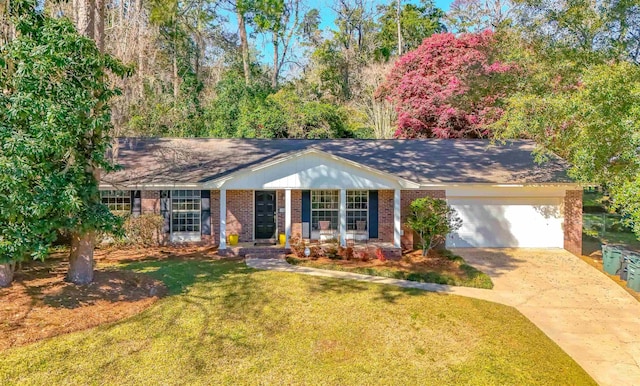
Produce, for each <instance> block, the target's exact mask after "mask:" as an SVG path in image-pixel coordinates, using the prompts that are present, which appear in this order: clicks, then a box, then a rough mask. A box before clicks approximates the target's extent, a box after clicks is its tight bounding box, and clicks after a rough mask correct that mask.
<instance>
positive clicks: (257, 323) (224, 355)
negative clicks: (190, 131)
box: [0, 260, 594, 385]
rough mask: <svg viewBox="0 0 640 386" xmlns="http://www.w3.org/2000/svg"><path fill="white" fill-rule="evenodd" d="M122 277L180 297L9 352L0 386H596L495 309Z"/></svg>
mask: <svg viewBox="0 0 640 386" xmlns="http://www.w3.org/2000/svg"><path fill="white" fill-rule="evenodd" d="M127 268H128V269H133V270H136V271H142V272H148V273H149V274H150V275H153V276H154V277H156V278H159V279H161V280H163V281H165V283H167V285H168V287H169V289H170V291H171V294H172V295H170V296H168V297H167V298H165V299H162V300H160V301H159V302H158V303H156V304H155V305H154V306H152V307H151V308H150V309H149V310H147V311H145V312H143V313H141V314H140V315H137V316H135V317H132V318H130V319H127V320H123V321H120V322H118V323H115V324H112V325H105V326H100V327H98V328H95V329H91V330H87V331H82V332H78V333H73V334H69V335H64V336H60V337H56V338H53V339H49V340H46V341H41V342H38V343H35V344H32V345H29V346H26V347H19V348H15V349H10V350H7V351H4V352H3V353H2V360H0V384H16V383H18V384H47V385H49V384H234V385H235V384H340V385H349V384H478V385H487V384H541V385H542V384H545V385H552V384H573V385H579V384H594V382H593V380H592V379H591V378H590V377H589V376H588V375H587V374H586V373H585V372H584V371H583V370H582V369H581V368H580V367H579V366H578V365H577V364H576V363H575V362H574V361H573V360H571V359H570V358H569V357H568V356H567V355H566V354H565V353H564V352H563V351H562V350H561V349H560V348H559V347H558V346H557V345H555V344H554V343H553V342H552V341H551V340H550V339H549V338H547V337H546V336H545V335H544V334H543V333H542V332H541V331H540V330H538V329H537V328H536V327H535V326H534V325H533V324H532V323H531V322H529V321H528V320H527V319H526V318H525V317H524V316H523V315H522V314H520V313H519V312H517V311H516V310H515V309H513V308H510V307H506V306H502V305H498V304H494V303H489V302H485V301H481V300H476V299H467V298H463V297H457V296H453V295H442V294H433V293H425V292H421V291H417V290H403V289H399V288H395V287H390V286H382V285H375V284H370V283H360V282H352V281H344V280H337V279H327V278H317V277H310V276H303V275H296V274H289V273H278V272H268V271H264V272H263V271H254V270H251V269H249V268H247V267H246V266H245V265H244V264H243V263H238V262H204V261H178V260H165V261H162V262H154V261H151V262H141V263H135V264H130V265H129V266H128V267H127Z"/></svg>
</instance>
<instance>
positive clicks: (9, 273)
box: [0, 263, 16, 287]
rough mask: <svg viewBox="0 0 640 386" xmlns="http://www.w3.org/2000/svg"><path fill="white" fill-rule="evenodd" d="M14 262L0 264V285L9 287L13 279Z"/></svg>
mask: <svg viewBox="0 0 640 386" xmlns="http://www.w3.org/2000/svg"><path fill="white" fill-rule="evenodd" d="M15 268H16V264H15V263H4V264H0V287H9V286H10V285H11V282H12V281H13V273H14V271H15Z"/></svg>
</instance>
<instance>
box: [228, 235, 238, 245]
mask: <svg viewBox="0 0 640 386" xmlns="http://www.w3.org/2000/svg"><path fill="white" fill-rule="evenodd" d="M239 239H240V237H239V236H238V234H237V233H236V232H231V233H230V234H229V244H230V245H237V244H238V240H239Z"/></svg>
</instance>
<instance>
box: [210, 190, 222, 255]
mask: <svg viewBox="0 0 640 386" xmlns="http://www.w3.org/2000/svg"><path fill="white" fill-rule="evenodd" d="M211 244H214V245H218V244H220V191H219V190H212V191H211Z"/></svg>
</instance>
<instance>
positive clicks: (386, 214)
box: [378, 190, 393, 243]
mask: <svg viewBox="0 0 640 386" xmlns="http://www.w3.org/2000/svg"><path fill="white" fill-rule="evenodd" d="M378 240H379V241H383V242H389V243H392V242H393V190H378Z"/></svg>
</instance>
